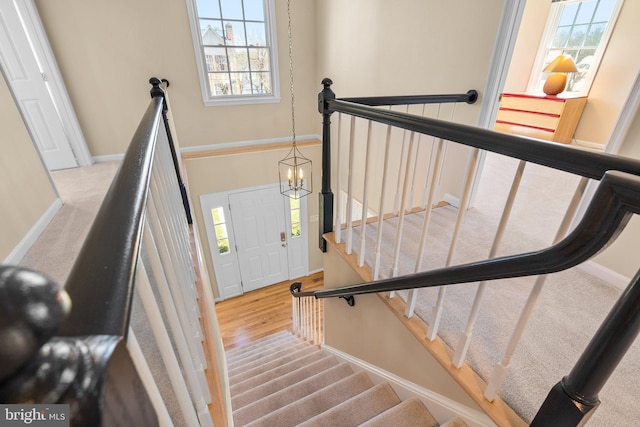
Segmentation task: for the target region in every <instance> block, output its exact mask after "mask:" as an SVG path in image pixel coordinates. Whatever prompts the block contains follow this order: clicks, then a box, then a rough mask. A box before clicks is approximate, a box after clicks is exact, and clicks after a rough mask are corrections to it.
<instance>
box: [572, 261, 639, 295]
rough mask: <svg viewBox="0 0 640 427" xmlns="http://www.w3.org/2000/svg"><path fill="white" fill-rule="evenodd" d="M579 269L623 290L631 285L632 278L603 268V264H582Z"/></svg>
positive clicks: (593, 262)
mask: <svg viewBox="0 0 640 427" xmlns="http://www.w3.org/2000/svg"><path fill="white" fill-rule="evenodd" d="M578 268H579V269H580V270H582V271H584V272H585V273H587V274H590V275H592V276H594V277H596V278H598V279H600V280H602V281H605V282H607V283H609V284H610V285H613V286H614V287H616V288H618V289H621V290H624V289H626V287H627V286H628V285H629V283H631V278H629V277H627V276H625V275H623V274H620V273H618V272H617V271H613V270H611V269H610V268H607V267H605V266H603V265H602V264H598V263H597V262H595V261H593V260H589V261H586V262H583V263H582V264H580V265H578Z"/></svg>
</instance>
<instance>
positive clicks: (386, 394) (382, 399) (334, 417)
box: [299, 384, 400, 427]
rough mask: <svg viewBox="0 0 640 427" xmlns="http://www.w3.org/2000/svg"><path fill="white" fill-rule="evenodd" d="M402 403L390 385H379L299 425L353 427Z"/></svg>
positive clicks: (309, 426) (310, 426)
mask: <svg viewBox="0 0 640 427" xmlns="http://www.w3.org/2000/svg"><path fill="white" fill-rule="evenodd" d="M398 403H400V399H399V398H398V396H397V395H396V394H395V392H394V391H393V389H392V388H391V386H390V385H389V384H378V385H376V386H375V387H372V388H370V389H368V390H366V391H365V392H363V393H360V394H359V395H357V396H354V397H352V398H351V399H349V400H347V401H345V402H343V403H341V404H340V405H338V406H334V407H333V408H331V409H329V410H328V411H324V412H323V413H321V414H319V415H316V416H315V417H313V418H310V419H308V420H307V421H305V422H304V423H301V424H299V425H300V426H301V427H302V426H304V427H317V426H332V427H341V426H344V427H352V426H357V425H360V424H362V423H363V422H365V421H368V420H370V419H371V418H373V417H375V416H376V415H378V414H380V413H381V412H384V411H386V410H387V409H389V408H392V407H393V406H395V405H397V404H398Z"/></svg>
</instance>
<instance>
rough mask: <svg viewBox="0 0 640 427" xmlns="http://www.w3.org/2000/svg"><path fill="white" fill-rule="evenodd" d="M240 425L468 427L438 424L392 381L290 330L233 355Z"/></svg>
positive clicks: (233, 395) (236, 414)
mask: <svg viewBox="0 0 640 427" xmlns="http://www.w3.org/2000/svg"><path fill="white" fill-rule="evenodd" d="M227 363H228V369H229V383H230V387H231V405H232V407H233V420H234V424H235V426H237V427H239V426H251V427H257V426H270V427H272V426H278V427H286V426H297V425H300V426H332V427H333V426H367V427H378V426H380V427H381V426H394V427H402V426H407V427H420V426H425V427H427V426H428V427H432V426H438V425H442V426H447V427H462V426H467V424H466V423H465V422H464V421H463V420H462V419H461V418H459V417H454V418H452V419H451V420H449V421H447V422H445V423H444V424H438V422H437V421H436V419H435V418H434V417H433V416H432V415H431V413H429V411H428V410H427V408H426V407H425V406H424V405H423V404H422V403H421V401H420V400H419V399H418V398H416V397H413V398H410V399H408V400H405V401H401V400H400V399H399V398H398V396H397V395H396V393H395V392H394V390H393V389H392V387H391V386H390V385H389V384H388V383H381V384H374V382H373V381H372V380H371V378H370V377H369V375H368V374H367V373H366V372H364V371H360V372H354V370H353V369H352V368H351V366H350V365H349V364H348V363H347V362H340V361H339V360H338V359H337V358H336V357H335V356H332V355H327V354H325V353H324V352H323V351H322V350H320V349H318V347H316V346H312V345H310V344H307V343H305V342H303V341H301V340H300V339H298V338H296V337H295V336H293V335H291V334H290V333H289V332H279V333H277V334H274V335H270V336H268V337H265V338H263V339H261V340H259V341H256V342H253V343H251V344H247V345H245V346H243V347H239V348H235V349H232V350H230V351H228V352H227Z"/></svg>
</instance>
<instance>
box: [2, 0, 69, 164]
mask: <svg viewBox="0 0 640 427" xmlns="http://www.w3.org/2000/svg"><path fill="white" fill-rule="evenodd" d="M0 66H1V67H2V70H3V71H4V77H5V79H6V80H7V84H8V85H9V87H10V88H11V91H12V92H13V96H14V97H15V99H16V102H17V104H18V107H19V108H20V111H21V113H22V116H23V118H24V120H25V124H26V125H27V128H28V129H29V131H30V133H31V137H32V138H33V141H34V143H35V144H36V146H37V147H38V150H39V151H40V153H41V155H42V158H43V160H44V163H45V164H46V166H47V168H48V169H49V170H56V169H66V168H74V167H77V166H78V163H77V161H76V158H75V156H74V154H73V151H72V150H71V146H70V144H69V140H68V138H67V136H66V134H65V132H64V129H63V125H62V121H61V119H60V116H59V115H58V111H57V110H56V107H55V105H54V103H53V100H52V98H51V95H50V93H49V90H48V88H47V85H46V82H45V79H46V76H45V75H44V74H43V73H42V71H41V69H40V67H39V65H38V61H37V59H36V57H35V55H34V53H33V49H32V47H31V45H30V43H29V39H28V37H27V35H26V32H25V29H24V26H23V24H22V21H21V19H20V14H19V13H18V11H17V10H16V7H15V3H14V2H13V1H12V0H0Z"/></svg>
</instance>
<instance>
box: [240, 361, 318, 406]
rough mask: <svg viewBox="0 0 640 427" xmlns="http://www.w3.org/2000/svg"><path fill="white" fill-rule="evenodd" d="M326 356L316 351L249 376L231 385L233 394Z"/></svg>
mask: <svg viewBox="0 0 640 427" xmlns="http://www.w3.org/2000/svg"><path fill="white" fill-rule="evenodd" d="M325 358H327V356H325V355H324V353H322V352H321V351H316V352H313V353H311V354H309V355H307V356H304V357H301V358H298V359H295V360H292V361H290V362H288V363H284V364H282V365H280V366H277V367H275V368H273V369H270V370H268V371H266V372H263V373H261V374H258V375H255V376H254V377H252V378H247V379H246V380H244V381H240V382H238V383H235V384H233V385H232V386H231V387H230V389H231V390H230V392H231V396H237V395H239V394H242V393H244V392H245V391H248V390H251V389H254V388H256V387H259V386H260V385H262V384H265V383H268V382H269V381H272V380H274V379H276V378H280V377H283V376H285V375H287V374H288V373H290V372H294V371H296V370H298V369H301V368H304V367H306V366H309V365H311V364H313V363H315V362H318V361H320V360H321V359H325Z"/></svg>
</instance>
